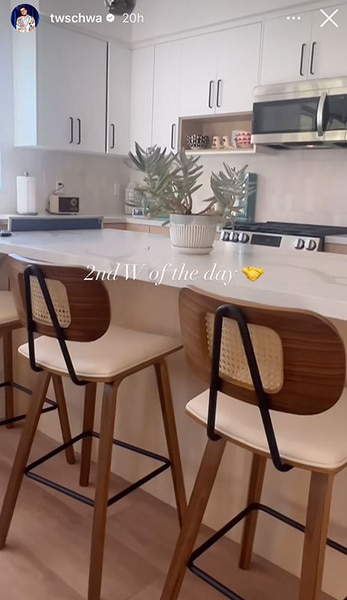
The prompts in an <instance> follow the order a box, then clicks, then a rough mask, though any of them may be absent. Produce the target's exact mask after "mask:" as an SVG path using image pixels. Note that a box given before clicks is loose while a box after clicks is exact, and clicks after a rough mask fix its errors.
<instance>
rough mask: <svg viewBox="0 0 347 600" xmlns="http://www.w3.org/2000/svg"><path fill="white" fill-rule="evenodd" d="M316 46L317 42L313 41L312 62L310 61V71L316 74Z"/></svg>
mask: <svg viewBox="0 0 347 600" xmlns="http://www.w3.org/2000/svg"><path fill="white" fill-rule="evenodd" d="M316 46H317V42H313V43H312V49H311V63H310V73H311V75H314V70H313V67H314V55H315V51H316Z"/></svg>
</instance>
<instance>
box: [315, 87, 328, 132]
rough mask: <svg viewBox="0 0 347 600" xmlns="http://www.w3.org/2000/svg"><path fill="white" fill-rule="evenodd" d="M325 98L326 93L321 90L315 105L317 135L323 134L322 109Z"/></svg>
mask: <svg viewBox="0 0 347 600" xmlns="http://www.w3.org/2000/svg"><path fill="white" fill-rule="evenodd" d="M326 99H327V93H326V92H322V93H321V96H320V98H319V102H318V107H317V133H318V135H319V137H322V136H323V135H324V130H323V111H324V105H325V101H326Z"/></svg>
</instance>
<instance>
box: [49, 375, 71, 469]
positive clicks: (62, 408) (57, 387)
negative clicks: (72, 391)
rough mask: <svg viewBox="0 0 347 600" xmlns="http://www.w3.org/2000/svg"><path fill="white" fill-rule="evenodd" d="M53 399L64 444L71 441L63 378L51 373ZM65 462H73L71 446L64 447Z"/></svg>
mask: <svg viewBox="0 0 347 600" xmlns="http://www.w3.org/2000/svg"><path fill="white" fill-rule="evenodd" d="M52 381H53V387H54V393H55V399H56V402H57V405H58V415H59V421H60V429H61V434H62V437H63V441H64V444H66V442H70V441H71V429H70V423H69V417H68V413H67V408H66V400H65V394H64V387H63V380H62V377H60V375H52ZM65 456H66V462H67V463H68V464H69V465H73V464H75V453H74V449H73V447H72V446H68V447H67V448H66V449H65Z"/></svg>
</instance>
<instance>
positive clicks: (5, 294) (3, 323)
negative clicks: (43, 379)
mask: <svg viewBox="0 0 347 600" xmlns="http://www.w3.org/2000/svg"><path fill="white" fill-rule="evenodd" d="M20 327H22V324H21V322H20V320H19V318H18V312H17V309H16V305H15V302H14V298H13V294H12V292H10V291H7V290H1V291H0V338H2V343H3V346H2V350H3V371H4V380H3V382H1V383H0V388H4V391H5V418H4V419H1V420H0V426H1V425H6V426H7V427H8V428H11V427H12V426H13V424H14V423H16V422H17V421H22V420H23V419H25V417H26V414H20V415H15V414H14V403H13V390H14V389H17V390H20V391H21V392H24V393H25V394H29V395H31V393H32V392H31V390H30V389H28V388H27V387H25V386H23V385H21V384H20V383H17V382H16V381H14V380H13V342H12V333H13V331H14V330H15V329H18V328H20ZM53 386H54V392H55V397H56V400H55V401H53V400H50V399H49V398H46V399H45V403H46V404H47V405H48V406H47V407H45V408H42V411H41V412H42V413H46V412H50V411H52V410H55V409H58V415H59V420H60V427H61V431H62V437H63V440H64V442H68V441H70V440H71V430H70V424H69V419H68V414H67V409H66V402H65V396H64V390H63V386H62V381H61V377H60V376H57V375H55V376H54V378H53ZM65 454H66V460H67V462H68V463H69V464H73V463H74V462H75V455H74V450H73V448H72V447H70V446H69V447H67V448H66V451H65Z"/></svg>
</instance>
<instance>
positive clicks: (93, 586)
mask: <svg viewBox="0 0 347 600" xmlns="http://www.w3.org/2000/svg"><path fill="white" fill-rule="evenodd" d="M119 384H120V381H116V382H114V383H112V384H111V383H105V385H104V394H103V400H102V410H101V421H100V441H99V454H98V474H97V480H96V489H95V503H94V515H93V529H92V542H91V551H90V565H89V587H88V600H100V593H101V579H102V566H103V559H104V543H105V528H106V513H107V502H108V492H109V481H110V469H111V458H112V440H113V432H114V421H115V414H116V401H117V391H118V387H119Z"/></svg>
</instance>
